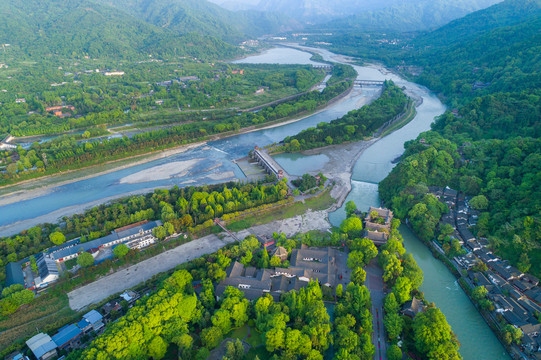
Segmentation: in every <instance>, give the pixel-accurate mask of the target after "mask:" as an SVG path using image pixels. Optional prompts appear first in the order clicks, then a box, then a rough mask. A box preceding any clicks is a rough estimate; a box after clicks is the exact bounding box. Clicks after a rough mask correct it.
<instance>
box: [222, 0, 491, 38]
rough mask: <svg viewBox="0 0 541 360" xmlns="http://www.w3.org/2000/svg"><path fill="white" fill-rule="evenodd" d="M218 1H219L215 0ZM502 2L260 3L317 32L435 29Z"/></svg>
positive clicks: (373, 0) (357, 0)
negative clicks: (323, 30)
mask: <svg viewBox="0 0 541 360" xmlns="http://www.w3.org/2000/svg"><path fill="white" fill-rule="evenodd" d="M215 1H219V0H215ZM499 1H501V0H417V1H401V0H261V1H260V3H259V5H258V6H257V8H258V9H261V10H265V11H275V12H282V13H284V14H288V15H290V16H292V17H294V18H298V19H301V20H303V21H305V22H307V23H314V22H315V23H323V22H328V21H330V22H329V23H327V24H324V25H318V26H317V27H318V28H323V29H326V30H333V31H340V30H343V31H344V32H351V31H374V30H376V31H378V30H385V31H387V30H396V31H416V30H426V29H430V28H435V27H438V26H441V25H443V24H446V23H448V22H449V21H451V20H454V19H457V18H460V17H462V16H464V15H466V14H469V13H471V12H472V11H476V10H479V9H483V8H486V7H488V6H490V5H493V4H495V3H497V2H499Z"/></svg>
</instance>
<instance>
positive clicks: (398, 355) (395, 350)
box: [387, 345, 402, 360]
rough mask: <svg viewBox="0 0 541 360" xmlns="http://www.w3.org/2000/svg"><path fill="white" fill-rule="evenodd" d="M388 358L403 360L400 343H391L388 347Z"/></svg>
mask: <svg viewBox="0 0 541 360" xmlns="http://www.w3.org/2000/svg"><path fill="white" fill-rule="evenodd" d="M387 359H388V360H402V350H401V349H400V348H399V347H398V345H391V346H389V348H388V349H387Z"/></svg>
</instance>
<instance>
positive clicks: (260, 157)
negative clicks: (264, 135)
mask: <svg viewBox="0 0 541 360" xmlns="http://www.w3.org/2000/svg"><path fill="white" fill-rule="evenodd" d="M252 157H253V158H254V159H255V160H256V161H257V162H258V164H259V165H261V166H262V167H263V168H264V169H265V171H267V172H268V173H269V174H271V175H275V176H276V177H277V178H278V180H280V179H282V178H283V177H284V176H286V173H285V171H284V169H282V167H281V166H280V165H278V163H277V162H276V161H274V159H273V158H272V157H271V156H270V155H269V154H267V152H266V151H264V150H262V149H260V148H259V146H256V147H255V148H254V151H253V152H252Z"/></svg>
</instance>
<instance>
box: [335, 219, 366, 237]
mask: <svg viewBox="0 0 541 360" xmlns="http://www.w3.org/2000/svg"><path fill="white" fill-rule="evenodd" d="M362 230H363V222H362V221H361V219H359V218H358V217H356V216H352V217H348V218H347V219H345V220H344V221H342V223H341V224H340V231H341V232H342V233H344V234H347V236H348V237H349V238H350V239H355V238H358V237H360V236H361V235H362Z"/></svg>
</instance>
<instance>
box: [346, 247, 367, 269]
mask: <svg viewBox="0 0 541 360" xmlns="http://www.w3.org/2000/svg"><path fill="white" fill-rule="evenodd" d="M364 265H365V261H364V254H363V252H362V251H358V250H355V251H352V252H350V253H349V255H348V260H347V266H348V267H349V268H350V269H356V268H362V267H363V266H364Z"/></svg>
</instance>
